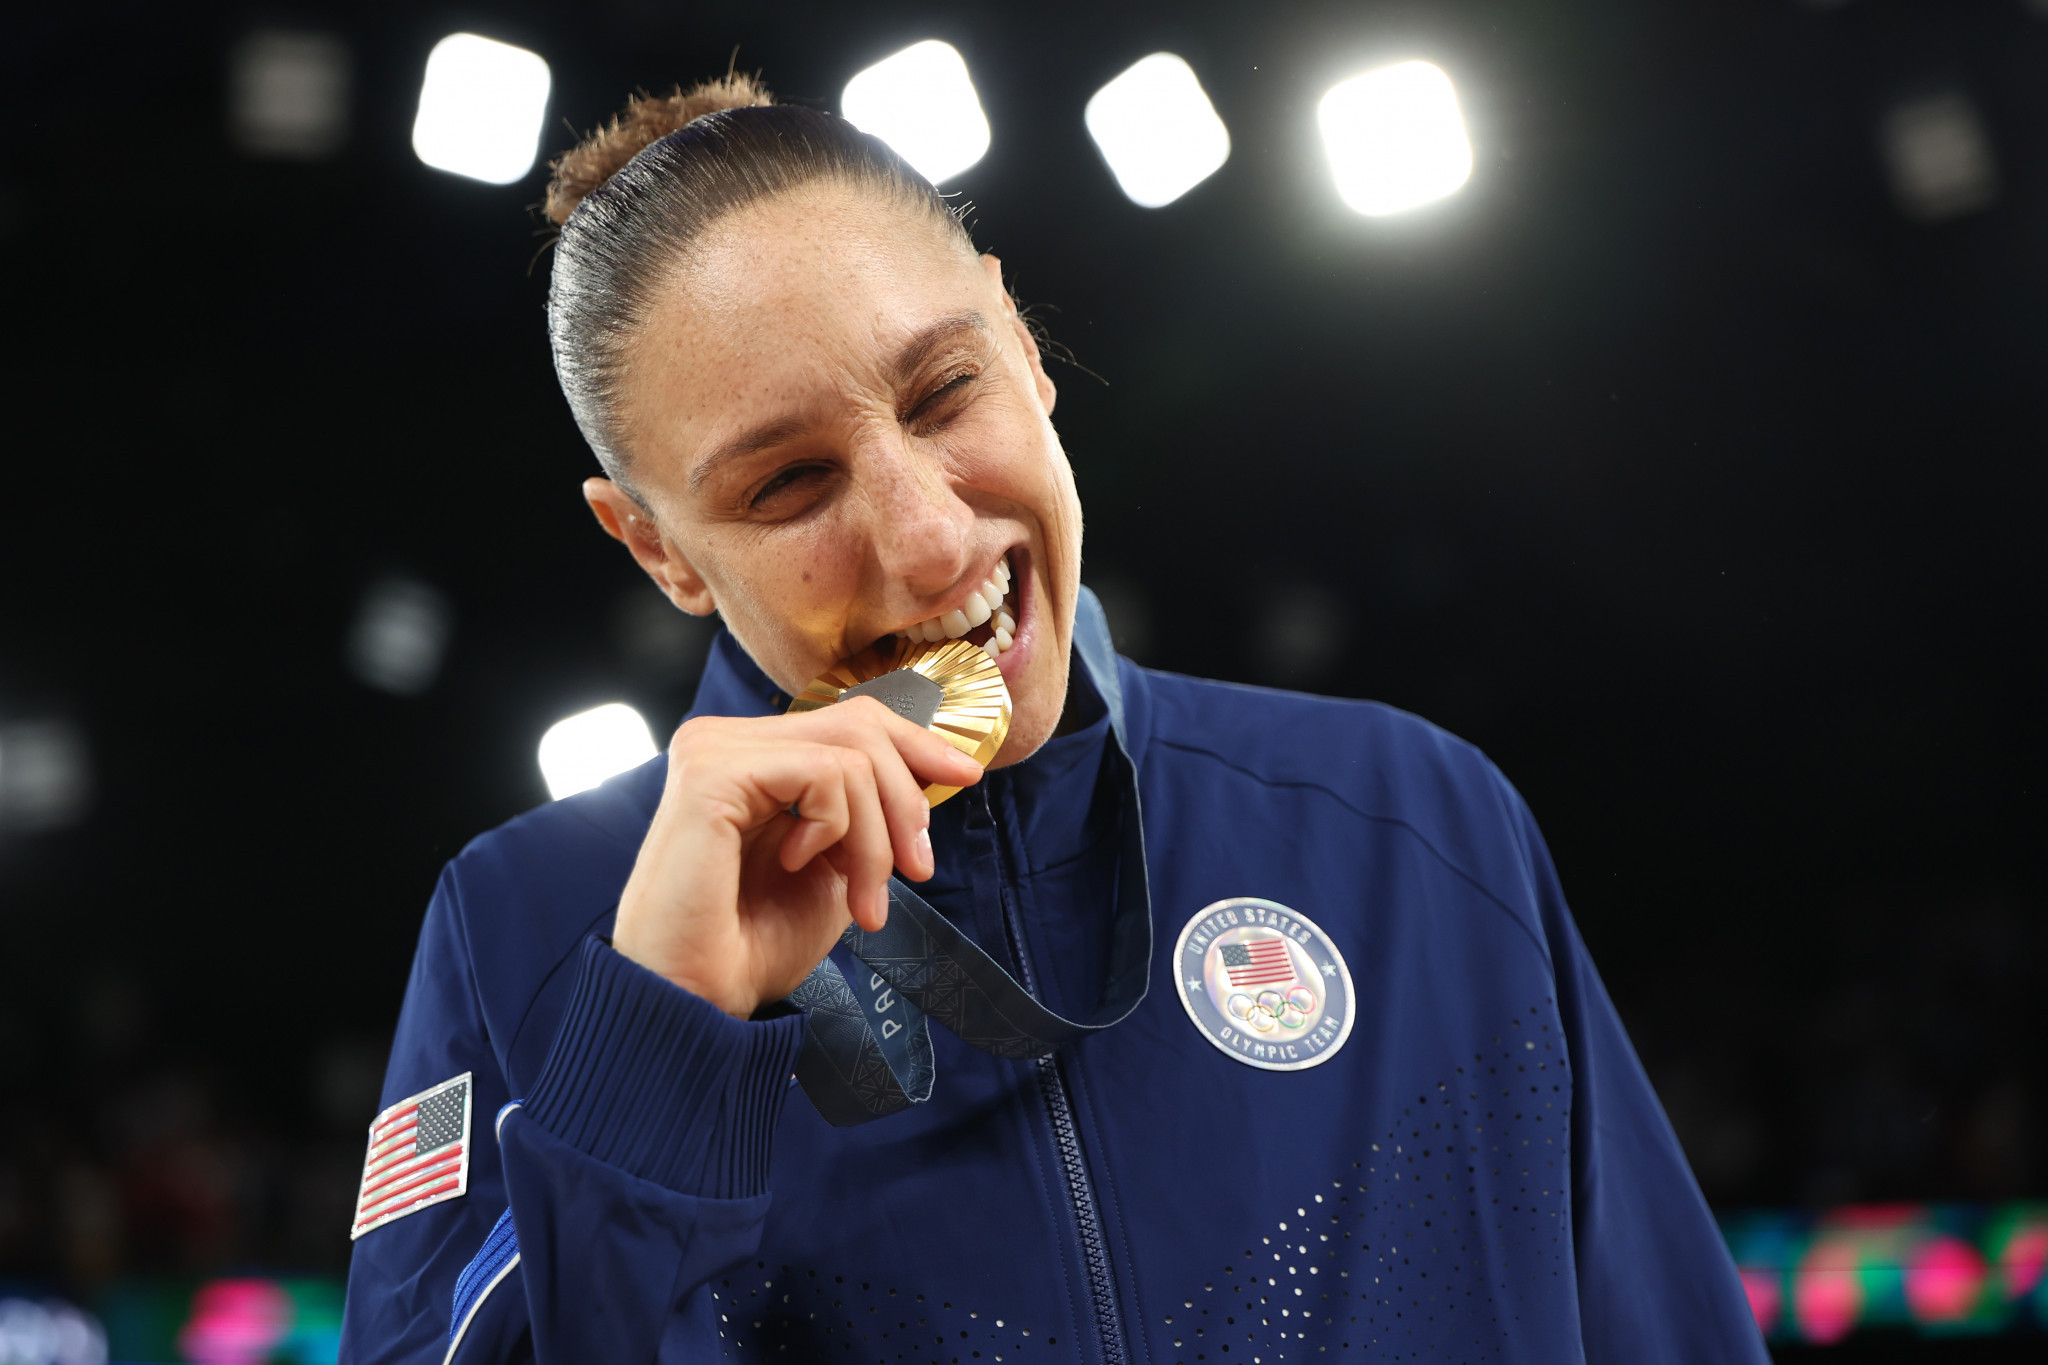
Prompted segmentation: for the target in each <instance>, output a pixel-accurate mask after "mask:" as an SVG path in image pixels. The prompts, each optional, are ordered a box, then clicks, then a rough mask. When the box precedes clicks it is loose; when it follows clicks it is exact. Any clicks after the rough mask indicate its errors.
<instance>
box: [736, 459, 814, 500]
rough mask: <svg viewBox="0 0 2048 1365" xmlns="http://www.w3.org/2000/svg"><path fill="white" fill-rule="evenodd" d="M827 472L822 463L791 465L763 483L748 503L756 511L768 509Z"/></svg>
mask: <svg viewBox="0 0 2048 1365" xmlns="http://www.w3.org/2000/svg"><path fill="white" fill-rule="evenodd" d="M825 472H826V471H825V468H824V466H822V465H814V464H799V465H791V466H790V467H789V468H788V469H784V470H780V471H778V472H777V473H776V474H775V475H774V476H773V477H771V478H770V479H769V480H768V482H767V483H764V484H762V485H761V488H760V491H759V492H757V493H755V494H754V496H753V497H752V498H751V499H749V500H748V505H749V506H751V507H752V508H754V509H755V510H756V511H760V510H763V509H766V508H767V507H768V506H769V505H770V504H771V503H774V502H776V501H778V500H786V496H785V495H787V494H788V493H789V492H790V491H791V490H793V489H797V488H801V487H802V486H804V485H805V484H807V483H812V482H815V481H816V480H817V479H818V478H820V477H822V476H823V475H824V473H825Z"/></svg>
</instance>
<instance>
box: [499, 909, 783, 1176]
mask: <svg viewBox="0 0 2048 1365" xmlns="http://www.w3.org/2000/svg"><path fill="white" fill-rule="evenodd" d="M803 1040H804V1021H803V1019H802V1017H801V1016H793V1017H790V1018H786V1019H772V1020H768V1021H766V1022H761V1023H755V1022H751V1021H746V1020H740V1019H734V1018H733V1017H732V1016H730V1015H728V1014H726V1013H724V1012H723V1011H722V1010H720V1009H718V1008H717V1007H716V1006H715V1005H712V1004H711V1003H710V1002H709V1001H706V1000H702V999H700V998H698V997H697V996H694V995H692V994H690V993H689V992H688V991H686V990H684V989H682V988H681V987H680V986H677V985H675V984H673V983H672V982H669V981H667V980H665V979H663V978H662V977H659V976H656V975H655V974H654V973H653V972H650V971H648V970H647V969H646V968H645V967H642V966H640V965H639V964H637V963H635V962H631V961H628V960H627V959H626V958H624V957H621V956H620V955H619V954H618V953H616V952H614V951H612V949H611V947H610V945H608V944H606V943H605V942H604V940H602V939H600V938H598V937H596V936H595V935H592V936H590V937H589V938H586V939H584V941H583V954H582V961H581V962H580V964H579V965H578V968H577V974H576V988H575V990H574V992H573V993H572V994H571V995H570V997H569V1009H568V1012H567V1013H566V1014H564V1015H563V1016H562V1023H561V1027H560V1028H559V1029H557V1030H556V1032H555V1042H554V1046H553V1047H552V1048H551V1049H550V1050H549V1052H548V1059H547V1063H546V1064H545V1065H544V1066H542V1067H541V1072H540V1077H539V1079H537V1080H536V1081H535V1082H534V1084H533V1087H532V1089H531V1090H529V1091H528V1092H527V1096H526V1116H527V1117H528V1118H530V1119H532V1120H533V1121H534V1122H536V1123H538V1124H540V1125H541V1126H542V1127H543V1128H545V1129H547V1130H548V1131H549V1132H550V1133H552V1134H554V1135H555V1136H556V1137H558V1138H560V1139H561V1140H562V1141H564V1142H566V1143H568V1144H569V1145H570V1146H572V1147H574V1148H576V1149H577V1150H578V1151H581V1152H583V1153H585V1154H587V1155H589V1156H592V1157H595V1158H596V1159H597V1160H599V1161H602V1162H605V1163H606V1164H607V1165H611V1166H616V1167H618V1168H619V1169H621V1170H623V1171H626V1172H628V1173H630V1174H632V1175H636V1176H639V1177H640V1178H641V1179H643V1180H651V1181H653V1182H654V1183H656V1184H658V1185H663V1186H666V1187H667V1188H669V1189H671V1190H674V1191H676V1192H677V1193H678V1194H689V1195H697V1196H700V1197H704V1198H711V1199H746V1198H750V1197H752V1196H753V1195H757V1194H760V1193H761V1192H762V1191H763V1190H765V1189H766V1188H767V1187H768V1158H769V1154H770V1153H771V1151H772V1150H773V1148H774V1141H775V1124H776V1121H777V1120H778V1119H780V1118H781V1116H782V1101H783V1099H784V1097H785V1096H786V1095H787V1094H788V1092H789V1077H790V1073H791V1072H792V1071H793V1070H794V1069H795V1066H796V1058H797V1053H798V1052H799V1051H801V1050H802V1048H803Z"/></svg>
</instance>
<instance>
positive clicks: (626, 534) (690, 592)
mask: <svg viewBox="0 0 2048 1365" xmlns="http://www.w3.org/2000/svg"><path fill="white" fill-rule="evenodd" d="M583 500H584V501H585V502H587V503H589V504H590V511H591V514H592V515H593V516H595V517H596V518H597V524H598V525H599V526H602V527H604V533H605V534H606V535H608V536H610V537H611V538H612V539H613V540H616V541H618V542H619V543H620V544H621V545H624V546H625V547H626V549H627V550H628V551H629V552H630V553H631V554H632V556H633V560H634V562H635V563H637V564H638V565H639V566H640V567H641V568H642V569H645V570H646V571H647V576H648V577H649V578H651V579H653V580H654V584H655V586H656V587H658V588H660V589H661V590H662V592H663V593H665V594H667V596H668V600H669V601H671V602H673V603H675V604H676V606H677V607H678V608H680V609H681V610H683V611H686V612H688V613H689V614H690V615H692V616H709V615H710V614H711V613H712V612H713V611H714V610H715V609H716V608H717V606H718V603H717V602H715V601H713V600H712V597H711V589H710V588H709V587H707V586H705V583H704V579H703V576H702V575H700V574H699V573H698V572H697V570H696V568H695V567H694V566H692V565H691V563H690V561H689V560H687V559H685V558H684V557H683V553H682V551H681V550H679V549H677V548H676V546H675V543H674V542H673V541H671V540H670V539H669V538H668V536H667V535H666V534H664V533H663V531H662V529H661V527H660V526H658V525H657V524H656V523H655V520H654V514H653V513H651V512H649V511H648V510H647V509H646V508H645V507H643V506H641V505H640V502H639V500H638V499H637V498H635V497H634V496H633V495H632V494H631V493H628V492H627V491H626V490H625V489H623V488H621V487H619V486H618V485H617V484H615V483H613V482H612V481H611V480H610V479H585V480H584V481H583Z"/></svg>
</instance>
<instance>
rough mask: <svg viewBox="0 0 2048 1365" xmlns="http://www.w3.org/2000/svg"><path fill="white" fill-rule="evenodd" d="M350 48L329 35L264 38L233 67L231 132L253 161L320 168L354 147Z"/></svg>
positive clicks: (237, 55)
mask: <svg viewBox="0 0 2048 1365" xmlns="http://www.w3.org/2000/svg"><path fill="white" fill-rule="evenodd" d="M349 66H350V55H349V48H348V44H347V43H345V42H343V41H342V40H341V39H339V38H337V37H335V36H333V35H332V34H328V33H293V32H282V31H277V30H264V31H261V32H256V33H251V34H250V35H249V36H248V37H246V38H244V39H243V40H242V41H241V43H240V44H239V45H237V46H236V48H235V51H234V53H233V56H232V58H231V59H230V62H229V82H228V131H229V133H230V134H231V135H232V136H233V138H234V140H235V143H236V144H237V145H238V146H240V147H241V149H242V150H243V151H244V152H246V153H248V154H249V155H250V156H262V157H288V158H294V159H298V160H306V161H310V160H314V159H317V158H319V157H324V156H332V155H333V154H334V153H335V152H337V151H339V150H340V149H341V146H342V144H343V143H345V142H347V141H348V112H349Z"/></svg>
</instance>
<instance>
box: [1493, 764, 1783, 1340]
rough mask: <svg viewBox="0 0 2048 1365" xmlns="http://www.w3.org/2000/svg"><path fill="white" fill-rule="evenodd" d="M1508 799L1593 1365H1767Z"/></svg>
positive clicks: (1730, 1272)
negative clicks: (1535, 920) (1546, 1010)
mask: <svg viewBox="0 0 2048 1365" xmlns="http://www.w3.org/2000/svg"><path fill="white" fill-rule="evenodd" d="M1502 785H1503V786H1506V782H1505V779H1502ZM1507 799H1508V801H1509V804H1510V809H1511V810H1512V812H1513V814H1514V817H1515V819H1516V822H1517V825H1518V829H1517V835H1518V837H1519V838H1520V840H1521V843H1522V852H1523V862H1524V866H1525V867H1526V868H1527V869H1528V872H1529V876H1530V879H1531V888H1530V889H1531V890H1532V891H1533V893H1534V896H1535V901H1536V905H1537V908H1538V911H1539V913H1540V915H1541V917H1542V926H1543V932H1544V937H1545V938H1546V939H1547V940H1548V942H1549V944H1550V949H1551V960H1552V971H1553V973H1554V975H1555V977H1556V981H1557V990H1558V998H1557V1005H1558V1011H1559V1014H1560V1016H1561V1018H1562V1019H1563V1021H1564V1028H1565V1041H1566V1043H1567V1046H1568V1047H1569V1049H1570V1054H1569V1055H1570V1058H1571V1067H1572V1077H1573V1083H1572V1092H1573V1100H1572V1115H1571V1146H1572V1223H1573V1228H1572V1244H1573V1250H1574V1254H1575V1256H1576V1258H1577V1278H1578V1287H1579V1322H1580V1331H1581V1334H1582V1336H1583V1338H1584V1344H1585V1350H1586V1360H1587V1362H1588V1365H1769V1361H1770V1356H1769V1354H1768V1353H1767V1352H1766V1350H1765V1348H1764V1343H1763V1336H1762V1334H1761V1333H1760V1332H1759V1331H1758V1330H1757V1326H1756V1319H1755V1317H1754V1316H1753V1315H1752V1314H1751V1313H1750V1309H1749V1300H1748V1297H1747V1296H1746V1295H1745V1294H1744V1293H1743V1289H1742V1282H1741V1280H1740V1279H1739V1278H1738V1277H1737V1275H1736V1272H1735V1262H1734V1261H1733V1259H1732V1258H1731V1257H1730V1255H1729V1253H1728V1246H1727V1243H1726V1242H1724V1241H1723V1240H1722V1238H1721V1233H1720V1229H1719V1228H1718V1227H1716V1226H1715V1224H1714V1219H1713V1215H1712V1214H1711V1213H1709V1212H1708V1210H1707V1201H1706V1199H1705V1197H1704V1196H1703V1195H1702V1194H1701V1193H1700V1188H1699V1184H1698V1182H1697V1181H1695V1180H1694V1179H1693V1175H1692V1168H1691V1167H1690V1166H1689V1165H1687V1164H1686V1160H1685V1153H1684V1151H1683V1150H1682V1149H1681V1148H1680V1147H1679V1145H1678V1135H1677V1134H1676V1133H1674V1132H1673V1131H1672V1128H1671V1122H1670V1120H1669V1119H1667V1118H1666V1117H1665V1115H1664V1108H1663V1106H1662V1105H1661V1104H1659V1103H1658V1101H1657V1095H1656V1092H1655V1091H1654V1090H1652V1089H1651V1087H1650V1078H1649V1077H1648V1076H1647V1075H1646V1074H1644V1072H1643V1064H1642V1062H1641V1061H1639V1060H1638V1059H1637V1057H1636V1052H1635V1048H1634V1047H1633V1046H1632V1045H1631V1044H1630V1043H1629V1040H1628V1033H1627V1031H1626V1030H1625V1029H1624V1028H1623V1027H1622V1023H1621V1016H1620V1015H1619V1014H1618V1013H1616V1012H1615V1008H1614V1002H1613V1001H1612V1000H1610V999H1609V998H1608V996H1607V988H1606V987H1605V986H1604V985H1602V984H1601V981H1600V974H1599V973H1598V972H1597V971H1595V970H1594V967H1593V959H1592V957H1591V955H1590V954H1588V953H1587V951H1586V945H1585V942H1584V941H1583V940H1582V939H1581V938H1580V937H1579V930H1578V926H1577V925H1576V924H1575V923H1573V921H1572V916H1571V911H1570V910H1569V909H1568V908H1567V907H1566V905H1565V900H1564V892H1563V889H1562V887H1561V886H1560V885H1559V883H1558V878H1557V871H1556V868H1555V867H1554V866H1553V865H1552V863H1551V860H1550V850H1549V849H1548V848H1547V847H1546V846H1545V844H1544V842H1543V836H1542V834H1541V833H1539V832H1538V830H1537V828H1536V822H1535V820H1534V818H1533V817H1532V816H1531V815H1530V814H1529V811H1528V807H1527V806H1526V805H1525V804H1524V803H1523V802H1522V799H1521V797H1520V796H1519V795H1518V794H1517V793H1515V792H1514V791H1513V789H1512V788H1509V789H1508V791H1507Z"/></svg>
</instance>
